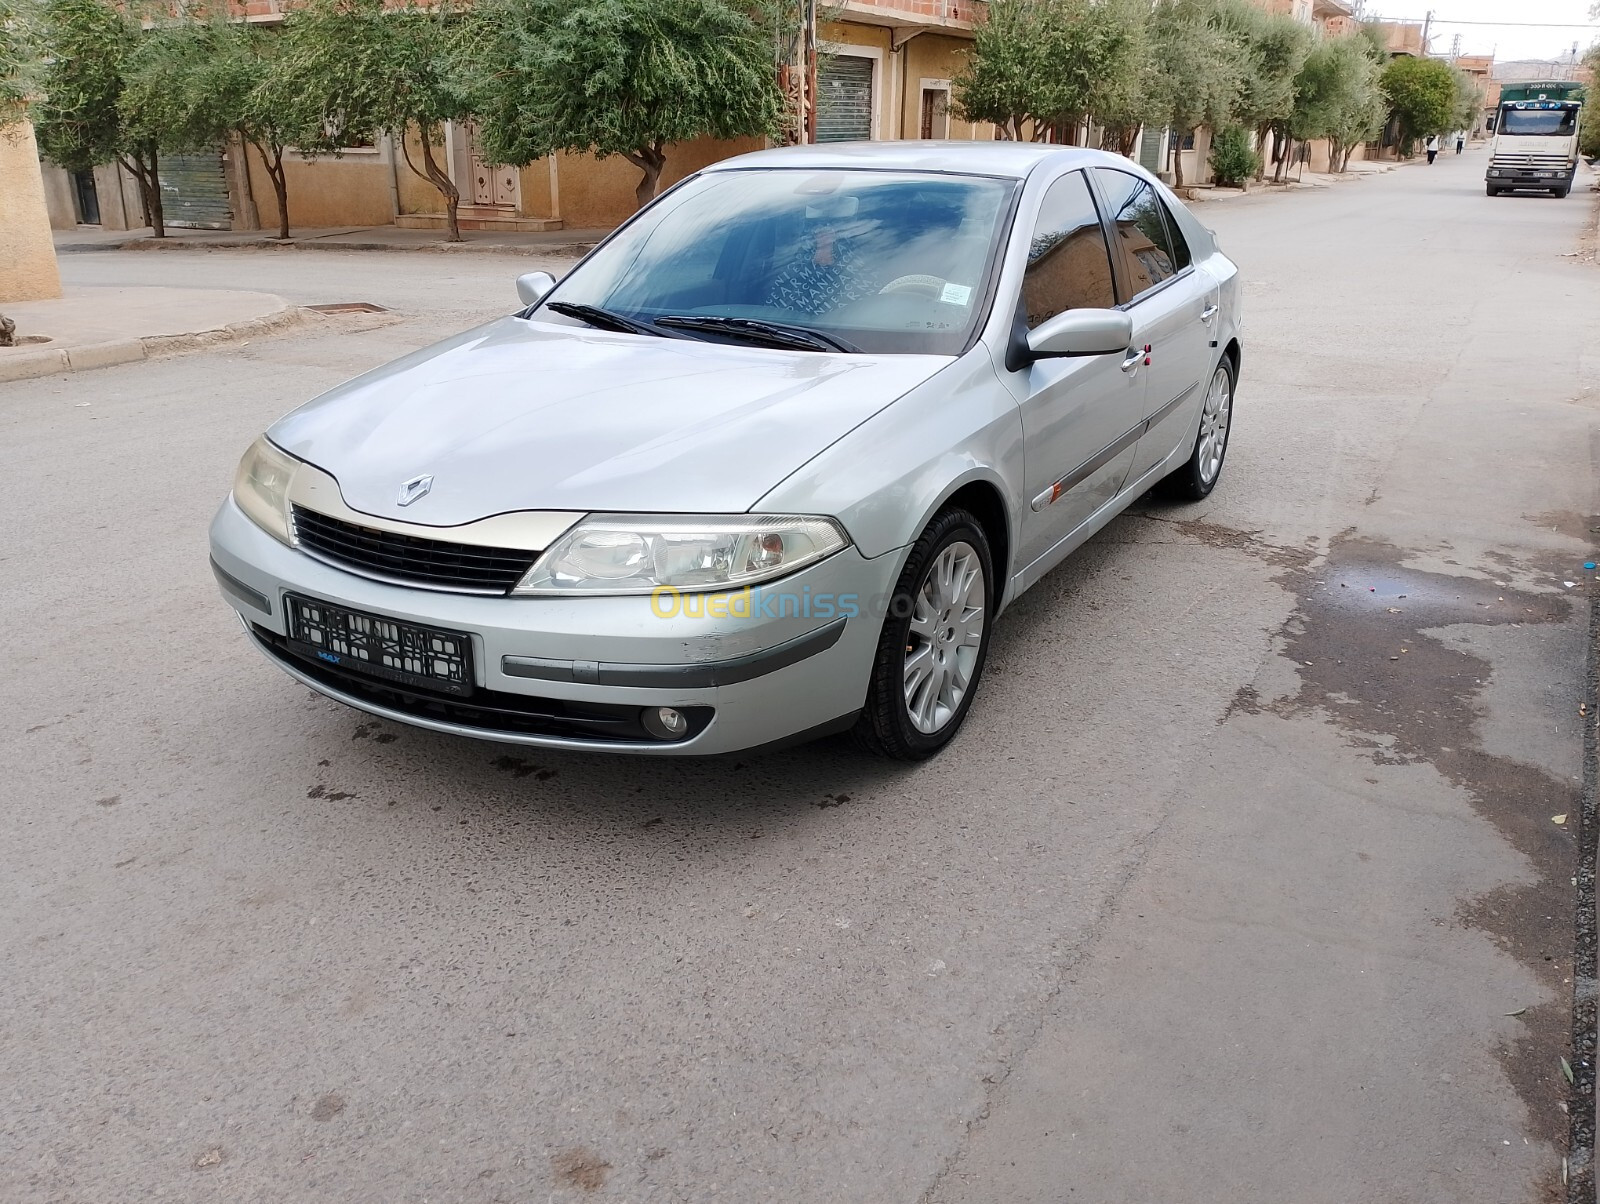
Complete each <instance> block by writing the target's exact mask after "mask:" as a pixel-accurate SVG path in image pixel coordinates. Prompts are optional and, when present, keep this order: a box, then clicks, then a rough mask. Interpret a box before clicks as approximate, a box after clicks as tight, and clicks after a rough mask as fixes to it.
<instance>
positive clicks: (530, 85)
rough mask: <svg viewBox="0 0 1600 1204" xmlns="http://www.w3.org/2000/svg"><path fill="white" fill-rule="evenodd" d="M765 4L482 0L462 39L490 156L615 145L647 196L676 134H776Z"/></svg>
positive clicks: (639, 196) (521, 158)
mask: <svg viewBox="0 0 1600 1204" xmlns="http://www.w3.org/2000/svg"><path fill="white" fill-rule="evenodd" d="M762 12H763V10H762V6H760V5H756V6H750V5H745V4H741V3H736V2H730V0H485V2H484V3H481V4H480V5H478V6H477V7H476V8H474V10H473V11H472V12H471V13H470V14H469V15H468V16H467V18H466V19H465V20H464V21H463V22H462V23H461V26H460V28H459V30H458V33H457V38H456V42H455V47H456V50H455V54H456V61H457V62H458V63H459V64H460V67H461V71H462V73H463V75H464V76H465V77H466V78H467V79H468V80H469V83H470V87H469V90H470V94H471V96H472V101H473V107H474V109H475V111H476V113H477V120H478V132H479V138H480V141H481V145H482V147H483V153H484V156H485V157H486V158H487V159H489V160H490V161H491V162H495V163H505V164H510V165H513V166H520V165H523V164H527V163H531V162H533V161H534V160H535V159H540V158H543V157H545V156H546V155H551V154H554V153H555V152H557V151H568V152H573V153H591V154H593V155H595V156H596V157H597V158H602V159H604V158H607V157H609V156H611V155H620V156H622V157H623V158H624V159H626V160H627V161H628V162H629V163H631V164H633V165H634V166H635V167H637V168H638V169H639V172H640V176H639V183H638V186H637V188H635V190H634V197H635V199H636V200H637V202H638V204H639V205H641V206H642V205H644V204H645V203H646V202H648V201H649V200H650V199H651V198H652V197H654V196H655V195H656V192H657V191H658V190H659V188H660V184H661V173H662V170H663V168H665V166H666V162H667V147H668V145H670V144H671V143H674V142H686V141H688V140H690V139H693V138H702V137H709V138H741V137H759V136H774V135H776V134H778V132H779V130H780V127H781V126H782V124H783V108H784V101H783V95H782V93H781V91H780V89H779V87H778V79H777V71H776V69H775V62H774V39H773V34H772V29H771V27H770V25H769V24H768V23H766V22H764V21H763V19H762Z"/></svg>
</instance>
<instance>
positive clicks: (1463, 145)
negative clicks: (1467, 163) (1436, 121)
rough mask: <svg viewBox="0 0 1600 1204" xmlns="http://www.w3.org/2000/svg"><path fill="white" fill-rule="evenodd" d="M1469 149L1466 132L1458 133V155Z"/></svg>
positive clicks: (1460, 131) (1459, 131)
mask: <svg viewBox="0 0 1600 1204" xmlns="http://www.w3.org/2000/svg"><path fill="white" fill-rule="evenodd" d="M1466 149H1467V134H1466V131H1465V130H1457V131H1456V154H1458V155H1459V154H1460V153H1461V152H1462V151H1464V150H1466Z"/></svg>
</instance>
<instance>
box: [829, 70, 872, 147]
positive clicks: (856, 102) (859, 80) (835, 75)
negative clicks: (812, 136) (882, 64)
mask: <svg viewBox="0 0 1600 1204" xmlns="http://www.w3.org/2000/svg"><path fill="white" fill-rule="evenodd" d="M870 137H872V60H871V59H864V58H860V57H857V56H856V55H852V54H823V55H818V56H817V141H818V142H855V141H860V140H865V139H867V138H870Z"/></svg>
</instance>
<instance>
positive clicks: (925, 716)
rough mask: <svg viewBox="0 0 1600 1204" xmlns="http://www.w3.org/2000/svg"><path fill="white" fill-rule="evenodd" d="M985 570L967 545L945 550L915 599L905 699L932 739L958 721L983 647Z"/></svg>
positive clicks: (914, 718)
mask: <svg viewBox="0 0 1600 1204" xmlns="http://www.w3.org/2000/svg"><path fill="white" fill-rule="evenodd" d="M985 601H986V598H985V592H984V584H983V564H982V561H980V560H979V558H978V552H977V549H976V548H974V547H973V546H972V545H971V544H969V543H966V542H964V541H960V540H958V541H956V542H954V543H952V544H950V545H949V546H948V547H946V548H944V549H943V550H942V551H940V553H939V554H938V556H936V557H935V558H934V560H933V563H932V564H930V565H929V566H928V571H927V573H926V574H925V575H924V577H923V579H922V584H921V585H920V586H919V587H918V588H917V592H916V595H915V596H914V598H913V606H912V611H911V626H910V630H909V631H908V633H907V635H906V659H905V682H904V684H905V699H906V713H907V714H908V715H909V716H910V718H911V722H912V725H913V726H914V727H916V729H917V730H918V731H919V732H922V733H923V734H924V735H930V736H931V735H933V734H934V733H935V732H938V731H939V730H940V729H942V728H943V727H944V726H945V725H946V724H948V723H949V722H950V720H951V719H952V718H954V717H955V714H956V712H957V711H958V710H959V709H960V707H961V700H962V698H963V697H965V695H966V693H967V690H968V688H969V687H970V686H971V684H972V676H973V671H974V669H975V668H976V666H977V663H978V653H979V651H980V649H981V648H982V646H983V626H984V620H985V617H986V616H985V613H984V603H985Z"/></svg>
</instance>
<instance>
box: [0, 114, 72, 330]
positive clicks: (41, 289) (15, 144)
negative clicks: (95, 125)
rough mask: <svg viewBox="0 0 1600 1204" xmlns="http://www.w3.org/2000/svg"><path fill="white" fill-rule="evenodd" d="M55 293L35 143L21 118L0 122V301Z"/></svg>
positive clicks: (57, 289) (55, 279)
mask: <svg viewBox="0 0 1600 1204" xmlns="http://www.w3.org/2000/svg"><path fill="white" fill-rule="evenodd" d="M60 295H61V276H60V273H59V272H57V270H56V248H55V243H54V241H53V240H52V238H51V234H50V213H49V210H48V209H47V208H46V207H45V199H44V179H43V177H42V176H41V175H40V171H39V147H38V144H37V143H35V142H34V139H33V126H32V125H31V124H29V123H28V122H26V121H23V122H18V123H16V124H14V125H9V126H5V127H4V128H0V301H39V300H42V299H44V298H46V297H59V296H60Z"/></svg>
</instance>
